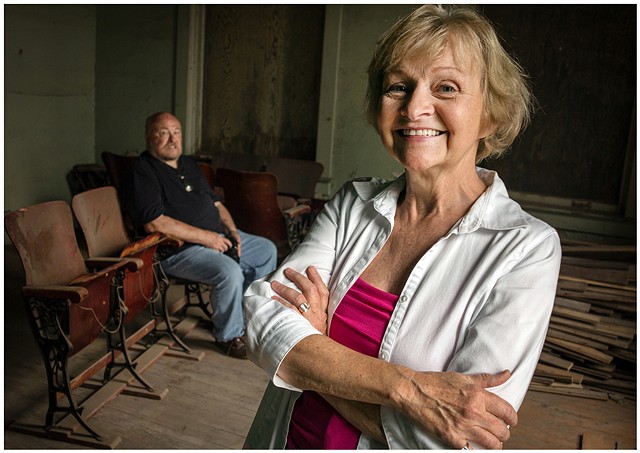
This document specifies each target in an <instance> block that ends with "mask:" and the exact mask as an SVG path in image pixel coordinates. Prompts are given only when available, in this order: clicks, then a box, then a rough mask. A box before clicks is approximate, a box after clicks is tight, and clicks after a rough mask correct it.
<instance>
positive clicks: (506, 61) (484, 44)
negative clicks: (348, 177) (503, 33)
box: [365, 5, 534, 162]
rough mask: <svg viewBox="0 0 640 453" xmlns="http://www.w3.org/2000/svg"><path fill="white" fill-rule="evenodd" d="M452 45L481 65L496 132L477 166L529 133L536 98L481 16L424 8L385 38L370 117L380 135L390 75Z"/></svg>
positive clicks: (369, 97) (374, 68) (374, 71)
mask: <svg viewBox="0 0 640 453" xmlns="http://www.w3.org/2000/svg"><path fill="white" fill-rule="evenodd" d="M447 45H452V47H453V51H454V53H455V54H456V55H457V56H459V57H463V58H471V59H472V62H473V63H478V64H479V65H480V71H481V77H482V90H483V97H484V103H483V105H484V112H483V113H484V116H485V118H486V119H487V120H488V122H489V123H490V124H492V125H493V126H495V129H494V130H493V132H492V133H491V134H490V135H488V136H487V137H484V138H483V139H481V140H480V144H479V146H478V152H477V155H476V161H477V162H479V161H481V160H482V159H484V158H487V157H497V156H499V155H501V154H502V153H503V152H504V151H505V150H506V149H507V148H509V146H511V144H512V143H513V141H514V140H515V138H516V137H517V136H518V134H519V133H520V132H521V131H522V130H523V129H524V128H526V126H527V125H528V124H529V121H530V119H531V113H532V110H533V104H534V98H533V95H532V93H531V91H530V88H529V86H528V82H527V75H526V74H525V72H524V70H523V69H522V67H521V66H520V65H519V64H518V63H517V62H516V61H515V60H514V59H513V58H511V57H510V56H509V54H508V53H507V52H506V51H505V50H504V48H503V47H502V45H501V44H500V41H499V40H498V36H497V35H496V32H495V30H494V28H493V25H492V24H491V23H490V22H489V20H488V19H486V18H485V17H484V16H483V15H481V14H480V13H479V12H477V11H475V10H473V9H470V8H467V7H459V6H454V5H445V6H440V5H424V6H422V7H420V8H418V9H416V10H415V11H413V12H412V13H410V14H409V15H407V16H406V17H404V18H402V19H400V20H399V21H398V22H396V23H395V24H394V25H393V26H392V27H391V28H390V29H389V30H387V32H385V33H384V34H383V35H382V37H381V39H380V41H379V42H378V45H377V46H376V49H375V51H374V53H373V56H372V58H371V62H370V64H369V69H368V74H369V84H368V87H367V94H366V104H365V113H366V117H367V121H368V122H369V123H370V124H371V125H372V126H373V127H374V128H376V130H377V122H378V115H379V113H380V102H381V98H382V96H383V86H382V84H383V81H384V77H385V75H386V74H387V73H388V72H389V71H390V70H392V69H395V68H397V67H398V66H399V65H400V63H401V62H402V60H404V59H405V58H408V57H412V56H415V55H420V56H425V58H427V59H428V60H431V59H435V58H437V57H438V56H440V55H441V54H442V52H443V51H444V49H445V48H446V46H447Z"/></svg>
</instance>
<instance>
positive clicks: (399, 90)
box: [385, 83, 409, 97]
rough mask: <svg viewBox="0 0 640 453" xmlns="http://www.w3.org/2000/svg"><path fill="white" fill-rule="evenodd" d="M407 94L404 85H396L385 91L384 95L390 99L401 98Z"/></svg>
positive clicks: (407, 90)
mask: <svg viewBox="0 0 640 453" xmlns="http://www.w3.org/2000/svg"><path fill="white" fill-rule="evenodd" d="M408 92H409V89H408V88H407V86H406V85H403V84H400V83H396V84H393V85H391V86H390V87H389V88H387V89H386V90H385V94H386V95H387V96H391V97H402V96H404V95H405V94H407V93H408Z"/></svg>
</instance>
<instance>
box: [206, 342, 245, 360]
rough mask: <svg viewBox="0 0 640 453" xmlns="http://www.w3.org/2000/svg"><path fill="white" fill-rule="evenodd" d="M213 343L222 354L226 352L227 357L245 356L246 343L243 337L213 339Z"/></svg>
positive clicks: (241, 357)
mask: <svg viewBox="0 0 640 453" xmlns="http://www.w3.org/2000/svg"><path fill="white" fill-rule="evenodd" d="M213 344H214V346H215V347H216V348H218V349H219V350H220V351H221V352H222V353H223V354H226V355H228V356H229V357H235V358H236V359H246V358H247V345H246V343H245V341H244V338H243V337H237V338H234V339H233V340H229V341H218V340H215V341H214V342H213Z"/></svg>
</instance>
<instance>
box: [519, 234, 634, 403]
mask: <svg viewBox="0 0 640 453" xmlns="http://www.w3.org/2000/svg"><path fill="white" fill-rule="evenodd" d="M562 250H563V252H562V254H563V257H562V266H561V269H560V277H559V279H558V288H557V291H556V299H555V305H554V308H553V313H552V316H551V321H550V324H549V331H548V333H547V337H546V340H545V345H544V348H543V352H542V355H541V357H540V361H539V363H538V366H537V368H536V372H535V374H534V377H533V380H532V382H531V386H530V390H536V391H545V392H550V393H560V394H565V395H573V396H579V397H584V398H595V399H603V400H606V399H609V398H611V399H614V400H618V401H621V400H625V399H633V400H635V398H636V248H635V246H610V245H598V244H591V243H576V242H564V241H563V247H562Z"/></svg>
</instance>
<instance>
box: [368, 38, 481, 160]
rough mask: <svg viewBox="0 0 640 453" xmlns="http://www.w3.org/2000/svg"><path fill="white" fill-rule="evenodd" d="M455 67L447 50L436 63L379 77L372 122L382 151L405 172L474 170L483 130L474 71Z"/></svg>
mask: <svg viewBox="0 0 640 453" xmlns="http://www.w3.org/2000/svg"><path fill="white" fill-rule="evenodd" d="M473 68H474V65H472V64H468V62H464V61H457V59H456V58H454V54H453V52H452V51H451V47H450V45H448V46H447V47H446V48H445V51H444V53H443V54H442V56H441V57H439V58H437V59H435V60H432V61H427V60H426V59H424V58H422V59H421V58H419V57H416V58H410V59H407V60H405V61H404V63H403V64H401V65H400V67H399V68H397V69H396V70H394V71H391V72H390V73H389V74H387V76H386V77H385V80H384V82H383V90H384V94H383V96H382V100H381V107H380V114H379V116H378V131H379V134H380V137H381V139H382V143H383V145H384V147H385V148H386V149H387V151H389V153H390V154H391V155H392V156H393V157H394V158H395V159H396V160H398V161H399V162H400V163H401V164H402V165H403V166H404V167H405V168H406V169H407V171H414V172H424V171H426V170H431V169H435V168H437V169H439V170H444V171H448V170H452V169H454V168H455V167H456V166H459V165H461V164H462V165H472V166H474V165H475V156H476V151H477V148H478V143H479V140H480V139H481V138H483V137H485V136H487V135H488V134H489V133H490V132H491V127H489V126H488V125H485V124H483V121H482V117H483V114H482V112H483V109H482V107H483V96H482V87H481V79H480V71H478V70H473Z"/></svg>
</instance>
